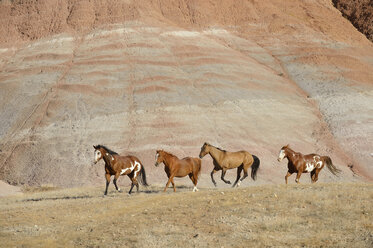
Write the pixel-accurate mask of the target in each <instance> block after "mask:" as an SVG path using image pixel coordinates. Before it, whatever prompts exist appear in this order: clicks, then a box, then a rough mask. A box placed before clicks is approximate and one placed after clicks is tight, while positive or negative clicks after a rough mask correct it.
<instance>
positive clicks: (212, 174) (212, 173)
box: [210, 168, 218, 187]
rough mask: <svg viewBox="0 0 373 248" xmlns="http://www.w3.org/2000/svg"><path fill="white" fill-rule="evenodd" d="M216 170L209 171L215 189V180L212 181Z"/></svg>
mask: <svg viewBox="0 0 373 248" xmlns="http://www.w3.org/2000/svg"><path fill="white" fill-rule="evenodd" d="M217 171H218V170H217V169H216V168H215V169H213V170H212V171H211V174H210V175H211V180H212V183H213V184H214V186H215V187H216V182H215V179H214V173H215V172H217Z"/></svg>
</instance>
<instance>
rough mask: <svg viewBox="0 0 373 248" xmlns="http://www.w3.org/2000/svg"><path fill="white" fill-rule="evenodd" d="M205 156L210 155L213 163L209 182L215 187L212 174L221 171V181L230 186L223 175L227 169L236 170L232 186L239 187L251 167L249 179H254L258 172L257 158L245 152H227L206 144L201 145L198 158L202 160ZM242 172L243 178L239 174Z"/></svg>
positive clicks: (258, 162)
mask: <svg viewBox="0 0 373 248" xmlns="http://www.w3.org/2000/svg"><path fill="white" fill-rule="evenodd" d="M206 154H210V156H211V157H212V160H213V163H214V169H213V170H212V172H211V180H212V182H213V184H214V185H215V187H216V182H215V180H214V173H215V172H217V171H219V170H222V172H221V180H223V182H225V183H226V184H231V182H230V181H227V180H225V179H224V176H225V173H226V172H227V170H229V169H234V168H237V178H236V181H235V182H234V184H233V186H232V187H234V186H236V184H237V187H238V186H240V184H241V182H242V181H243V180H244V179H245V178H246V177H247V176H248V173H247V170H248V169H249V167H251V178H252V179H253V180H255V179H256V173H257V172H258V169H259V165H260V160H259V158H258V157H257V156H255V155H252V154H250V153H248V152H247V151H239V152H227V151H225V150H222V149H220V148H217V147H215V146H212V145H210V144H208V143H205V144H203V146H202V147H201V152H200V154H199V157H200V158H203V157H204V156H205V155H206ZM242 170H243V171H244V175H243V177H242V178H241V179H240V177H241V172H242Z"/></svg>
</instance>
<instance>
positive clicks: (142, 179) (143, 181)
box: [139, 165, 149, 186]
mask: <svg viewBox="0 0 373 248" xmlns="http://www.w3.org/2000/svg"><path fill="white" fill-rule="evenodd" d="M139 182H140V183H141V184H142V185H144V186H149V184H148V182H147V181H146V173H145V168H144V166H143V165H141V169H140V173H139Z"/></svg>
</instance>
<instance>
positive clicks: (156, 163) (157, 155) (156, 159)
mask: <svg viewBox="0 0 373 248" xmlns="http://www.w3.org/2000/svg"><path fill="white" fill-rule="evenodd" d="M158 158H159V153H158V152H157V153H156V154H155V166H158V165H159V162H158Z"/></svg>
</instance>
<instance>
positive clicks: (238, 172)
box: [232, 165, 243, 188]
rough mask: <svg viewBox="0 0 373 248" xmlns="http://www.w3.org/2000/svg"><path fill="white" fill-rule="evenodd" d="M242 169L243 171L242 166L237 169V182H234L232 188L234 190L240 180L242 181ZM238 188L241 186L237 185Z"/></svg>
mask: <svg viewBox="0 0 373 248" xmlns="http://www.w3.org/2000/svg"><path fill="white" fill-rule="evenodd" d="M242 169H243V166H242V165H241V166H239V167H238V168H237V178H236V181H235V182H234V184H233V186H232V188H234V186H236V184H237V182H238V180H240V177H241V172H242ZM238 186H239V184H238V185H237V187H238Z"/></svg>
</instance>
